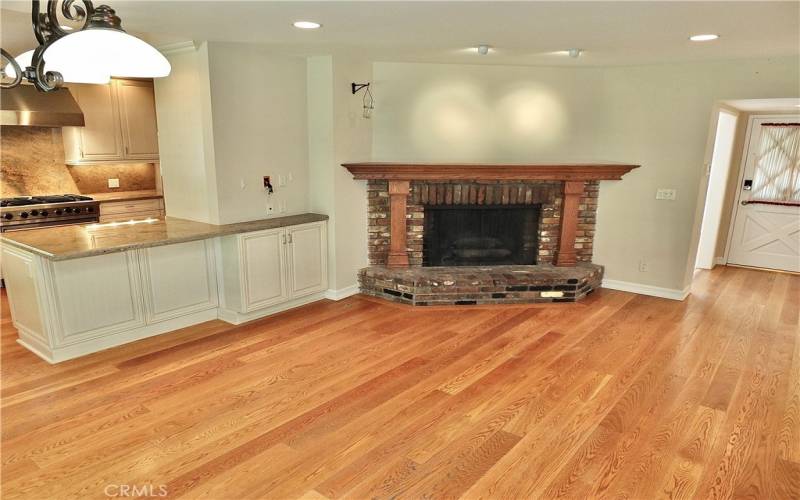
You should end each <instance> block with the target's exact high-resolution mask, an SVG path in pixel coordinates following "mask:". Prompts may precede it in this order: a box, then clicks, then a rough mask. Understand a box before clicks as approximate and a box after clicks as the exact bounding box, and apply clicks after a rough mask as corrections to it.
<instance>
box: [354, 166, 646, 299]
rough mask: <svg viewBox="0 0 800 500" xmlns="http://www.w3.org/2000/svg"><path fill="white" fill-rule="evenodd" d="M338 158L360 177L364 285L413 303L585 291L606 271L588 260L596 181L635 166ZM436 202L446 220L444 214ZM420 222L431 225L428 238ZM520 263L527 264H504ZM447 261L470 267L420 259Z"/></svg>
mask: <svg viewBox="0 0 800 500" xmlns="http://www.w3.org/2000/svg"><path fill="white" fill-rule="evenodd" d="M344 166H345V167H346V168H348V169H349V170H350V172H352V173H353V177H355V178H356V179H363V180H367V193H368V210H369V214H368V216H369V223H368V224H369V229H368V231H369V241H368V246H369V262H370V267H368V268H365V269H362V270H361V271H360V273H359V284H360V288H361V291H362V292H363V293H366V294H369V295H373V296H376V297H383V298H386V299H389V300H393V301H396V302H402V303H407V304H411V305H469V304H497V303H524V302H567V301H569V302H574V301H576V300H579V299H581V298H583V297H585V296H586V295H587V294H588V293H591V292H592V291H593V290H594V289H595V288H597V287H599V286H600V283H601V281H602V278H603V267H602V266H599V265H596V264H592V263H591V260H592V250H593V247H594V235H595V215H596V211H597V200H598V195H599V183H598V181H599V180H604V179H607V180H618V179H620V178H621V177H622V175H624V174H625V173H627V172H629V171H630V170H631V169H633V168H636V167H637V166H636V165H623V164H610V163H606V164H594V165H592V164H568V165H567V164H565V165H469V164H466V165H452V164H449V165H434V164H428V165H425V164H387V163H357V164H345V165H344ZM503 207H507V208H505V209H504V208H503ZM526 207H527V208H526ZM512 209H513V210H512ZM426 210H427V211H429V212H430V213H429V214H428V217H430V218H431V219H430V221H429V223H428V224H426V221H425V219H426ZM442 210H445V211H446V212H447V214H448V215H447V217H448V218H444V219H442V217H444V216H443V215H442V214H441V211H442ZM498 210H499V211H500V212H499V213H498ZM503 210H506V211H507V213H505V212H502V211H503ZM437 211H438V212H437ZM487 211H488V212H487ZM481 214H482V215H481ZM487 214H488V215H487ZM516 214H519V216H518V219H517V222H512V221H513V220H514V217H515V215H516ZM434 215H435V217H434ZM537 217H538V222H537ZM442 221H444V222H442ZM535 224H536V225H535ZM533 225H535V226H533ZM426 228H427V230H428V231H432V232H431V233H430V235H429V237H428V238H427V239H426V237H425V231H426ZM437 228H440V231H437ZM441 228H444V229H441ZM534 229H535V231H534ZM425 245H428V246H425ZM431 249H433V250H431ZM534 249H535V251H534ZM426 252H428V254H427V255H426ZM512 256H513V257H512ZM504 258H505V259H507V260H505V262H504V261H503V260H502V259H504ZM512 258H513V260H511V259H512ZM472 259H479V260H478V262H480V265H473V263H474V262H475V260H472ZM492 259H501V260H492ZM534 260H535V261H534ZM525 261H530V265H503V264H510V263H513V264H520V263H524V262H525ZM454 263H455V264H468V265H466V266H464V265H449V266H440V267H427V266H429V265H438V264H454ZM487 263H491V264H496V265H486V264H487Z"/></svg>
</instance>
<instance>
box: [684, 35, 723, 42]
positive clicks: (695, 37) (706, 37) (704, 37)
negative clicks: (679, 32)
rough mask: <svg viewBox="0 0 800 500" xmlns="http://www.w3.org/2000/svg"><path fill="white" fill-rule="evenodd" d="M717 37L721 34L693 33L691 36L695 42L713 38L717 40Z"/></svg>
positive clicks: (708, 40) (690, 38)
mask: <svg viewBox="0 0 800 500" xmlns="http://www.w3.org/2000/svg"><path fill="white" fill-rule="evenodd" d="M717 38H719V35H714V34H713V33H708V34H705V35H692V36H690V37H689V40H691V41H693V42H710V41H711V40H716V39H717Z"/></svg>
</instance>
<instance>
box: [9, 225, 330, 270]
mask: <svg viewBox="0 0 800 500" xmlns="http://www.w3.org/2000/svg"><path fill="white" fill-rule="evenodd" d="M328 218H329V217H328V216H327V215H323V214H316V213H303V214H296V215H286V216H283V217H274V218H271V219H259V220H254V221H246V222H234V223H231V224H220V225H216V224H208V223H203V222H196V221H190V220H188V219H181V218H177V217H160V218H159V219H158V220H157V223H162V224H169V222H170V221H176V222H183V223H193V224H196V225H198V227H199V226H206V228H204V229H202V230H198V231H196V232H195V233H193V234H187V235H184V236H179V237H166V238H164V239H159V240H155V241H143V242H130V243H122V244H119V245H113V246H109V247H105V248H96V249H89V250H82V251H77V252H62V253H58V254H54V253H51V252H48V251H47V250H44V249H42V248H38V247H36V246H34V245H30V244H26V243H23V242H20V241H16V240H14V239H13V235H15V234H21V233H23V232H25V233H27V232H32V231H47V230H48V229H50V228H39V229H31V230H26V231H19V232H16V231H15V232H8V233H1V234H0V243H1V244H4V245H11V246H13V247H16V248H19V249H22V250H26V251H28V252H31V253H35V254H37V255H40V256H42V257H45V258H47V259H49V260H52V261H63V260H72V259H80V258H83V257H92V256H96V255H104V254H109V253H117V252H125V251H127V250H136V249H140V248H151V247H158V246H164V245H172V244H176V243H186V242H189V241H197V240H205V239H210V238H218V237H221V236H230V235H234V234H241V233H250V232H254V231H263V230H267V229H279V228H282V227H289V226H298V225H301V224H309V223H312V222H321V221H327V220H328ZM123 224H124V223H123ZM68 227H77V226H68ZM53 229H55V228H53ZM106 230H108V229H106Z"/></svg>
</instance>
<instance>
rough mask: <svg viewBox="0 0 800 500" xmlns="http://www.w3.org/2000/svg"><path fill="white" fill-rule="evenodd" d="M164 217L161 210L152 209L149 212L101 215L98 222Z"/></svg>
mask: <svg viewBox="0 0 800 500" xmlns="http://www.w3.org/2000/svg"><path fill="white" fill-rule="evenodd" d="M158 217H164V211H163V210H153V211H150V212H130V213H124V214H110V215H101V216H100V222H101V223H102V222H127V221H129V220H142V219H156V218H158Z"/></svg>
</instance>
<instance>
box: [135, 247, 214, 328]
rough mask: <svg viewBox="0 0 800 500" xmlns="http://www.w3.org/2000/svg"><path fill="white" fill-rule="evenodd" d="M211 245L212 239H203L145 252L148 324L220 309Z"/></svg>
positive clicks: (142, 261)
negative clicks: (216, 308) (218, 307)
mask: <svg viewBox="0 0 800 500" xmlns="http://www.w3.org/2000/svg"><path fill="white" fill-rule="evenodd" d="M209 245H210V242H209V240H200V241H189V242H186V243H176V244H173V245H164V246H159V247H152V248H146V249H144V250H142V260H141V263H142V270H143V271H144V273H143V276H144V278H143V279H144V280H145V286H144V296H145V304H146V306H147V309H146V311H147V320H148V323H152V322H156V321H163V320H167V319H171V318H175V317H178V316H185V315H187V314H191V313H194V312H198V311H204V310H206V309H213V308H215V307H217V285H216V274H215V273H216V271H215V269H214V259H213V253H212V252H211V249H210V248H209Z"/></svg>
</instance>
